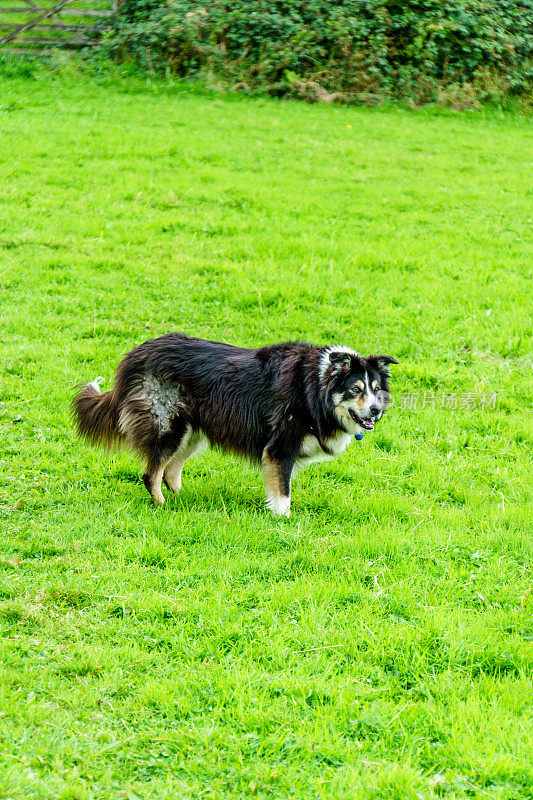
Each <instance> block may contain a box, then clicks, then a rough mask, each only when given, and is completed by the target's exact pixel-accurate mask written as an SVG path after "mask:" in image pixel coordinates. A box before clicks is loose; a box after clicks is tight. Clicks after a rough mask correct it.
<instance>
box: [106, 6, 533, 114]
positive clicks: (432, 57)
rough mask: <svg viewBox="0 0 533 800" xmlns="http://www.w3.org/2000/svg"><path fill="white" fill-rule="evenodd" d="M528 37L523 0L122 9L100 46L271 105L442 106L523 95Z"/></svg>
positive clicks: (531, 21) (531, 27)
mask: <svg viewBox="0 0 533 800" xmlns="http://www.w3.org/2000/svg"><path fill="white" fill-rule="evenodd" d="M532 31H533V3H532V2H531V0H524V1H523V2H513V1H512V0H499V1H496V0H487V1H486V2H483V0H388V1H386V2H384V0H269V1H268V2H267V0H207V2H204V3H202V4H199V2H198V1H197V2H193V1H192V0H167V2H165V3H162V2H160V0H123V2H122V4H121V6H120V11H119V15H118V17H117V20H116V24H115V30H114V32H113V35H112V38H111V39H110V41H109V47H110V48H111V50H112V51H113V52H114V53H115V54H116V55H117V56H119V57H120V56H122V57H124V56H127V57H132V56H133V57H134V58H135V59H137V60H139V61H140V62H141V63H143V64H145V65H146V66H147V67H148V68H149V69H150V70H153V71H159V70H167V71H168V70H170V71H171V72H173V73H177V74H179V75H194V74H203V75H211V76H214V77H215V78H217V79H219V80H222V81H224V82H225V83H228V82H233V83H240V85H241V87H243V88H251V89H257V88H259V89H263V90H267V91H269V92H271V93H275V94H283V93H286V92H298V93H300V94H301V95H303V96H307V97H308V98H310V99H324V100H327V99H335V98H337V97H338V98H340V97H343V98H344V99H352V98H353V99H355V100H363V101H364V100H366V101H372V100H375V99H378V100H379V99H382V98H384V97H396V98H411V99H412V100H414V101H416V102H424V101H433V100H436V99H438V98H439V96H440V97H441V98H444V99H446V97H451V98H452V100H451V101H450V102H451V104H452V105H453V104H454V102H458V103H459V104H460V103H461V98H463V101H465V102H466V104H468V102H470V101H471V102H472V103H475V102H477V101H478V100H479V99H481V100H486V99H493V98H494V97H495V96H499V95H504V94H508V93H515V94H524V93H526V92H527V91H528V89H529V88H530V86H531V77H532V68H531V50H532ZM332 93H336V94H335V95H334V96H332ZM339 93H341V94H339ZM453 98H455V100H453ZM468 98H470V101H468ZM467 101H468V102H467Z"/></svg>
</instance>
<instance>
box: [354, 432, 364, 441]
mask: <svg viewBox="0 0 533 800" xmlns="http://www.w3.org/2000/svg"><path fill="white" fill-rule="evenodd" d="M363 436H364V434H363V433H355V434H354V437H353V438H354V439H357V441H358V442H360V441H361V439H362V438H363Z"/></svg>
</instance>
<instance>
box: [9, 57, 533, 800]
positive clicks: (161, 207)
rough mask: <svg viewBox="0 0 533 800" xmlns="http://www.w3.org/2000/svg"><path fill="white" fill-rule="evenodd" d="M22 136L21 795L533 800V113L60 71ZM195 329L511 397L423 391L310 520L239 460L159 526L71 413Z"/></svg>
mask: <svg viewBox="0 0 533 800" xmlns="http://www.w3.org/2000/svg"><path fill="white" fill-rule="evenodd" d="M0 128H1V134H0V135H1V146H0V171H1V175H2V192H1V193H0V247H1V252H2V266H1V270H0V272H1V277H0V280H1V284H2V288H1V291H2V294H1V297H2V302H1V305H0V314H1V325H2V327H1V331H2V336H1V343H0V344H1V352H0V365H1V366H0V369H1V373H2V377H1V387H2V388H1V406H0V410H1V422H2V438H1V445H0V448H1V471H0V483H1V487H2V490H3V491H2V501H1V507H0V512H1V524H2V538H1V543H0V568H1V581H0V598H1V600H0V624H1V636H2V639H1V641H2V644H1V652H2V659H1V661H2V663H1V684H0V686H1V688H0V691H1V702H0V709H1V710H0V797H2V798H12V800H16V799H18V798H39V800H48V799H50V800H52V798H53V799H54V800H56V799H57V798H61V800H83V798H85V799H86V800H89V799H90V800H93V799H94V800H100V799H103V798H108V799H109V800H119V798H129V799H131V800H134V799H135V798H143V800H144V799H145V798H146V799H148V798H154V799H155V798H156V799H157V800H162V799H163V798H165V799H166V800H181V798H191V799H192V798H194V799H195V800H196V798H213V800H215V799H216V800H219V799H220V798H232V800H233V799H236V798H250V797H258V798H283V799H287V798H328V800H330V799H333V800H337V799H339V800H340V798H348V799H350V800H351V799H352V798H353V799H355V800H368V798H383V800H389V799H390V798H398V800H404V798H433V797H434V798H437V797H438V798H441V797H445V798H467V797H468V798H484V799H485V798H486V799H493V800H495V799H496V798H497V799H498V800H518V798H528V797H531V796H532V795H531V793H532V787H533V771H532V766H531V765H532V763H533V758H532V746H531V736H530V734H531V689H532V672H531V654H532V640H533V621H532V619H531V609H532V602H533V599H532V595H531V594H529V592H530V586H531V575H530V558H531V538H530V537H529V534H528V530H527V525H528V520H529V519H530V506H528V480H527V469H528V466H529V459H530V453H531V451H530V447H531V436H530V430H528V425H529V424H530V416H529V417H528V414H530V408H531V403H530V383H529V381H530V360H529V355H528V350H529V347H530V340H531V328H532V324H531V315H530V308H528V303H527V298H528V292H529V291H530V289H531V285H530V283H529V282H528V268H529V267H530V265H531V236H530V234H531V214H532V212H531V188H530V187H531V181H530V177H531V171H530V167H531V164H530V163H529V162H528V159H530V156H529V155H528V153H530V152H531V144H532V136H531V128H530V127H529V123H528V121H527V120H526V119H523V118H520V117H518V116H512V115H504V114H497V113H496V112H487V113H486V114H460V115H459V114H452V113H442V112H436V111H432V110H430V109H427V110H425V111H424V112H409V111H405V110H399V109H395V108H392V109H385V110H368V109H354V108H340V107H335V108H334V107H313V106H309V105H305V104H297V103H279V102H275V101H268V100H249V99H248V100H247V99H241V98H233V97H218V96H217V95H215V94H203V95H202V94H195V93H191V92H186V91H184V90H179V89H176V88H173V87H172V86H165V85H164V84H162V83H160V84H158V83H154V84H151V85H147V84H144V83H141V82H140V81H138V80H135V79H130V80H124V81H123V82H121V83H116V84H114V83H113V82H112V81H104V80H101V81H100V82H98V81H97V80H95V79H90V78H88V77H86V78H84V79H82V78H81V77H80V76H79V75H76V74H72V75H69V74H67V73H66V72H65V73H63V77H61V74H60V75H59V76H55V77H51V76H47V75H46V74H44V73H40V75H39V79H38V80H23V79H20V78H13V79H11V80H4V81H3V83H2V85H1V87H0ZM528 170H529V173H528ZM528 174H529V179H528ZM170 330H183V331H187V332H189V333H191V334H195V335H199V336H204V337H210V338H216V339H223V340H226V341H229V342H233V343H236V344H239V345H261V344H265V343H268V342H275V341H278V340H283V339H288V338H305V339H308V340H311V341H314V342H316V343H319V344H328V343H329V344H332V343H345V344H349V345H351V346H353V347H355V348H357V349H358V350H360V351H362V352H368V351H377V352H385V353H390V354H391V355H394V356H396V357H397V358H398V359H399V360H400V362H401V363H400V365H399V366H398V367H396V368H395V371H394V377H395V380H394V385H393V391H394V393H395V395H396V397H397V399H398V400H399V399H400V398H401V397H405V395H406V394H408V393H411V392H416V393H419V394H420V396H422V395H423V393H424V392H426V393H427V395H426V400H428V399H430V398H431V395H432V394H435V395H436V396H437V397H438V398H441V397H442V395H443V394H444V395H450V394H454V393H456V394H457V395H458V396H459V397H462V396H463V395H464V394H465V393H469V392H474V393H476V396H477V395H479V394H480V393H483V392H486V393H488V394H490V395H492V393H493V392H495V393H496V394H497V403H496V408H483V407H481V406H480V405H479V403H476V404H475V406H474V407H473V408H471V407H469V404H468V403H467V404H466V405H467V407H462V403H461V404H460V407H459V408H458V409H456V410H454V409H446V408H442V407H441V405H440V400H439V401H438V402H436V404H435V408H433V407H432V406H433V404H432V403H431V402H426V404H425V407H423V408H422V407H420V408H417V409H415V410H411V409H410V408H408V407H407V408H406V407H404V406H405V402H402V403H400V402H397V403H396V405H395V406H393V408H392V409H391V410H390V411H389V413H388V416H387V417H386V418H385V420H384V421H383V423H382V424H381V425H380V428H379V431H376V433H375V435H367V436H365V438H364V440H363V441H362V442H361V443H354V444H353V445H352V446H351V447H350V449H349V450H348V452H347V453H346V454H345V456H343V457H341V458H339V459H337V460H336V461H334V462H331V463H328V464H321V465H316V466H314V467H312V468H310V469H309V470H307V471H306V472H304V473H302V474H301V475H300V476H299V477H298V479H297V481H296V483H295V486H294V491H293V509H292V516H291V519H290V520H288V521H285V520H283V521H281V522H280V521H279V520H277V519H275V518H273V517H270V516H269V515H268V514H267V513H266V512H265V511H264V509H263V497H262V488H261V481H260V477H259V475H258V474H257V473H255V472H254V471H253V470H251V469H249V468H248V467H246V466H245V465H243V464H241V463H239V462H238V461H237V460H235V459H234V458H231V457H229V456H224V455H222V454H220V453H218V452H214V451H211V452H209V453H206V454H204V455H202V456H201V457H199V458H198V459H196V460H193V461H191V462H190V464H187V467H186V469H185V475H184V489H183V492H182V494H181V496H180V497H179V498H169V499H167V503H166V505H165V507H164V508H154V507H153V506H152V505H151V504H150V501H149V497H148V495H147V494H146V492H145V490H144V488H143V486H142V484H141V481H140V477H139V476H140V473H141V465H140V464H139V463H138V462H137V461H136V459H135V457H134V456H133V455H131V454H129V453H127V452H123V453H117V454H111V455H110V454H106V453H105V452H100V451H96V450H92V449H90V448H89V447H87V446H86V445H85V444H83V443H82V442H80V441H78V440H77V439H76V437H75V435H74V432H73V429H72V425H71V423H70V421H69V414H68V404H69V400H70V397H71V394H72V386H73V384H75V383H76V382H77V381H80V380H91V379H93V378H94V377H95V376H96V375H103V376H105V377H106V386H107V387H108V386H109V385H110V382H111V380H112V374H113V370H114V368H115V366H116V364H117V363H118V361H119V360H120V358H121V357H122V356H123V355H124V353H125V352H127V350H129V349H130V348H131V347H132V346H133V345H135V344H137V343H139V342H141V341H143V340H144V339H146V338H149V337H151V336H156V335H159V334H162V333H164V332H167V331H170ZM421 405H422V403H420V406H421Z"/></svg>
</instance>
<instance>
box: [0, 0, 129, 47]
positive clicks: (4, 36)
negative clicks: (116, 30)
mask: <svg viewBox="0 0 533 800" xmlns="http://www.w3.org/2000/svg"><path fill="white" fill-rule="evenodd" d="M116 2H117V0H40V2H39V0H37V2H35V0H0V53H2V52H3V51H4V52H5V51H9V52H11V53H28V54H31V53H35V54H37V53H41V54H42V53H49V52H51V51H52V50H54V49H55V48H56V47H61V48H77V47H94V45H96V44H98V42H99V40H100V37H101V35H102V32H103V31H104V30H105V28H106V27H107V26H108V25H109V23H110V18H111V17H112V16H113V14H114V13H115V11H116Z"/></svg>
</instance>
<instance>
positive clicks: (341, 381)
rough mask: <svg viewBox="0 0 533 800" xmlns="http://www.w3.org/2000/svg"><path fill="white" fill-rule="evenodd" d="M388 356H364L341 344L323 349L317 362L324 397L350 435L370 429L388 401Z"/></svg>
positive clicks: (372, 428)
mask: <svg viewBox="0 0 533 800" xmlns="http://www.w3.org/2000/svg"><path fill="white" fill-rule="evenodd" d="M397 363H398V362H397V361H396V359H395V358H392V357H391V356H367V357H366V358H365V357H364V356H360V355H358V353H356V352H355V351H353V350H349V349H348V348H343V347H332V348H329V349H328V350H326V352H325V353H324V356H323V358H322V361H321V364H320V372H321V379H322V385H323V390H324V392H325V401H326V405H327V407H328V408H329V409H330V411H332V412H333V415H334V416H335V417H336V419H337V421H338V422H339V424H340V426H341V427H342V428H343V430H345V431H347V433H351V434H353V435H355V434H358V433H362V432H363V431H372V430H374V425H375V423H376V422H377V421H378V420H380V419H381V417H382V416H383V413H384V412H385V411H386V409H387V406H388V405H389V398H390V395H389V377H390V372H389V365H390V364H397Z"/></svg>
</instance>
